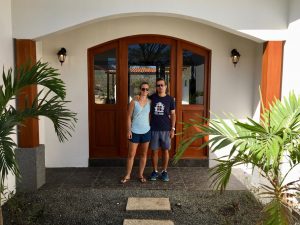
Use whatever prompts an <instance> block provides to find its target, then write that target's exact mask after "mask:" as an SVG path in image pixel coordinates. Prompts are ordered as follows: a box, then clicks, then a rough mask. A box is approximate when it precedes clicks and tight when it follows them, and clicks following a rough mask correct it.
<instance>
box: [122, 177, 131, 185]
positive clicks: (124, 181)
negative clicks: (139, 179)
mask: <svg viewBox="0 0 300 225" xmlns="http://www.w3.org/2000/svg"><path fill="white" fill-rule="evenodd" d="M128 181H130V178H125V177H124V178H123V179H122V180H120V182H121V184H125V183H127V182H128Z"/></svg>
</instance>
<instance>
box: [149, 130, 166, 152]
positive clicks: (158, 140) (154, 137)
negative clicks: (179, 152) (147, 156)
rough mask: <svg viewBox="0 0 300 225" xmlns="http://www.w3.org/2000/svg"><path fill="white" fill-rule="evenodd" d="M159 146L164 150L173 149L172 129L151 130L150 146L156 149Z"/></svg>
mask: <svg viewBox="0 0 300 225" xmlns="http://www.w3.org/2000/svg"><path fill="white" fill-rule="evenodd" d="M159 147H161V149H162V150H170V149H171V138H170V131H151V141H150V148H151V149H152V150H153V151H155V150H157V149H158V148H159Z"/></svg>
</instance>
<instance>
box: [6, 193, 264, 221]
mask: <svg viewBox="0 0 300 225" xmlns="http://www.w3.org/2000/svg"><path fill="white" fill-rule="evenodd" d="M128 197H169V198H170V202H171V208H172V210H171V211H169V212H159V211H148V212H143V211H137V212H126V211H125V207H126V203H127V198H128ZM261 208H262V206H261V205H260V203H258V202H257V201H256V200H255V198H254V197H253V196H252V194H251V193H249V192H248V191H225V192H224V193H223V194H222V195H220V194H219V192H217V191H188V192H187V191H186V190H126V189H96V188H68V189H66V188H53V189H50V190H44V189H41V190H38V191H37V192H34V193H30V194H24V195H21V194H18V195H17V196H16V197H14V198H13V199H11V200H10V201H9V202H8V203H7V204H5V205H4V207H3V215H4V224H6V225H8V224H15V225H17V224H18V225H19V224H22V225H26V224H36V225H37V224H39V225H41V224H45V225H79V224H80V225H106V224H107V225H108V224H111V225H121V224H123V220H124V219H168V220H172V221H174V223H175V224H176V225H219V224H220V225H221V224H224V225H226V224H242V225H252V224H253V225H254V224H256V222H257V221H258V219H259V213H260V210H261Z"/></svg>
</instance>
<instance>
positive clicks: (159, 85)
mask: <svg viewBox="0 0 300 225" xmlns="http://www.w3.org/2000/svg"><path fill="white" fill-rule="evenodd" d="M163 86H165V85H164V84H157V85H156V87H163Z"/></svg>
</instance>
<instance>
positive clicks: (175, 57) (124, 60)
mask: <svg viewBox="0 0 300 225" xmlns="http://www.w3.org/2000/svg"><path fill="white" fill-rule="evenodd" d="M137 43H160V44H169V45H170V46H171V55H170V77H171V80H170V82H171V87H170V95H171V96H173V97H175V101H176V116H177V122H176V124H177V125H176V129H177V132H180V131H181V127H182V126H181V125H179V123H178V122H179V121H181V120H182V117H181V112H182V106H181V100H182V80H181V76H182V71H181V66H179V65H182V51H181V50H180V49H183V47H185V48H187V49H191V50H192V51H193V52H196V53H197V52H201V55H203V54H204V55H205V58H206V59H207V62H206V63H205V79H206V80H205V90H204V91H205V93H207V94H206V97H205V99H204V101H205V104H204V108H205V109H204V113H205V114H204V116H205V117H207V118H208V117H209V106H210V62H211V50H209V49H207V48H205V47H203V46H200V45H197V44H194V43H191V42H188V41H184V40H181V39H177V38H174V37H169V36H163V35H151V34H150V35H135V36H129V37H123V38H120V39H116V40H112V41H109V42H106V43H102V44H100V45H97V46H94V47H91V48H89V49H88V54H87V60H88V88H89V90H88V98H89V99H88V103H89V132H90V134H89V145H90V146H89V154H90V155H89V157H90V158H92V157H91V155H92V154H93V153H95V151H97V149H95V148H94V146H92V145H93V144H94V143H95V140H94V135H95V134H92V133H94V132H95V125H94V124H93V112H92V111H93V110H94V109H95V107H97V106H95V104H94V77H93V63H94V62H93V55H94V54H95V53H96V52H104V51H105V50H103V49H111V48H112V47H113V46H115V47H116V52H117V65H118V66H117V72H116V74H117V79H118V82H117V99H119V101H120V102H119V104H117V111H118V113H119V115H118V117H117V118H118V121H117V123H118V124H120V126H119V127H118V130H119V134H126V132H127V127H126V126H127V123H126V122H122V121H126V120H127V108H128V102H127V101H128V99H127V98H128V87H127V86H128V45H129V44H137ZM195 49H197V51H195ZM122 87H126V88H125V89H124V88H122ZM121 88H122V90H121ZM101 107H105V106H103V105H102V106H101ZM107 107H111V106H109V105H107ZM190 107H191V108H193V105H191V106H190ZM116 140H118V142H119V145H118V147H119V148H118V149H119V150H118V156H117V158H118V157H126V156H127V150H128V149H127V148H128V140H127V138H126V136H122V135H119V136H118V137H116ZM180 141H181V138H180V136H176V138H175V139H174V140H173V144H172V145H173V146H174V147H173V150H172V151H171V154H170V156H173V154H174V153H175V148H176V146H178V144H179V142H180ZM94 155H95V154H94ZM102 157H104V158H105V156H101V158H102ZM207 157H208V152H207Z"/></svg>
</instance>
